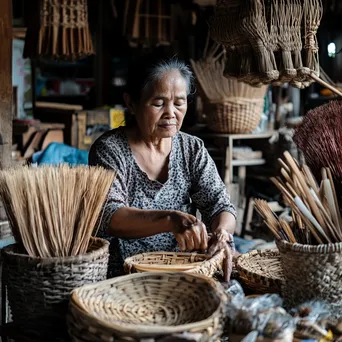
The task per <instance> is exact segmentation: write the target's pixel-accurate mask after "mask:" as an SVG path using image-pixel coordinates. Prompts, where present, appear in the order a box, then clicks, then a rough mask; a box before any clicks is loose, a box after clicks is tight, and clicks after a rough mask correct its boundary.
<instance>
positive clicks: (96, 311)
mask: <svg viewBox="0 0 342 342" xmlns="http://www.w3.org/2000/svg"><path fill="white" fill-rule="evenodd" d="M227 299H228V297H227V296H226V295H225V294H224V292H223V288H222V286H221V285H220V284H219V283H218V282H216V281H214V280H213V279H210V278H208V277H205V276H202V275H197V274H196V275H195V274H188V273H184V272H177V273H174V272H171V273H170V272H162V273H161V272H148V273H136V274H130V275H126V276H122V277H118V278H112V279H109V280H107V281H103V282H100V283H97V284H93V285H86V286H83V287H81V288H79V289H76V290H74V291H73V294H72V297H71V300H70V307H69V315H68V327H69V334H70V336H71V337H72V341H92V342H97V341H116V340H118V341H131V342H135V341H149V342H153V341H160V342H161V341H165V342H166V341H181V340H182V336H183V341H184V334H187V337H191V336H192V337H194V338H196V339H197V340H199V341H203V342H204V341H215V340H216V339H217V338H219V337H220V335H221V334H222V331H223V326H224V321H223V318H224V316H225V315H224V307H225V304H226V301H227ZM198 337H200V339H198Z"/></svg>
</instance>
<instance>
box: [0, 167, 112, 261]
mask: <svg viewBox="0 0 342 342" xmlns="http://www.w3.org/2000/svg"><path fill="white" fill-rule="evenodd" d="M114 178H115V173H114V172H113V171H109V170H105V169H104V168H102V167H88V166H77V167H69V166H66V165H60V166H57V167H53V166H42V167H39V168H30V167H28V166H24V167H20V168H15V169H9V170H3V171H0V197H1V199H2V201H3V203H4V207H5V210H6V213H7V216H8V219H9V221H10V223H11V227H12V230H13V235H14V237H15V239H16V241H17V242H19V243H22V244H23V246H24V248H25V250H26V251H27V253H28V254H29V255H30V256H32V257H41V258H46V257H65V256H74V255H80V254H84V253H86V251H87V249H88V247H89V246H88V245H89V240H90V237H91V235H92V233H93V231H94V230H96V223H97V221H98V217H99V215H100V212H101V209H102V205H103V204H104V202H105V200H106V197H107V194H108V191H109V189H110V187H111V185H112V183H113V181H114Z"/></svg>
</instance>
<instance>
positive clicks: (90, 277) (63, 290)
mask: <svg viewBox="0 0 342 342" xmlns="http://www.w3.org/2000/svg"><path fill="white" fill-rule="evenodd" d="M108 248H109V243H108V242H107V241H106V240H103V239H98V238H92V239H91V241H90V244H89V249H88V252H87V253H86V254H84V255H79V256H74V257H65V258H46V259H42V258H32V257H29V256H28V255H27V254H25V253H22V248H20V247H19V246H18V245H12V246H8V247H5V248H4V249H3V252H2V253H3V254H2V256H3V281H4V284H5V285H6V288H7V293H8V300H9V305H10V308H11V312H12V316H13V321H14V323H15V324H16V325H17V326H20V327H21V329H24V330H25V331H26V330H29V331H30V332H31V333H32V334H34V335H37V336H44V337H47V336H49V339H48V341H53V338H55V337H57V336H63V335H65V333H66V328H65V316H66V313H67V304H68V300H69V296H70V293H71V291H72V290H73V289H75V288H76V287H80V286H82V285H85V284H89V283H95V282H98V281H101V280H104V279H106V275H107V266H108V255H109V254H108ZM50 338H51V339H50Z"/></svg>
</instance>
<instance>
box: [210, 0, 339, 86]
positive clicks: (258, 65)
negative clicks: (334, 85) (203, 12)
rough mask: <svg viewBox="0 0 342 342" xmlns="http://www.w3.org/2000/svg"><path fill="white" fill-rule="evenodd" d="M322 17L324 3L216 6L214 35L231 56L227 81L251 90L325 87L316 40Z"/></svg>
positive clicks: (266, 1)
mask: <svg viewBox="0 0 342 342" xmlns="http://www.w3.org/2000/svg"><path fill="white" fill-rule="evenodd" d="M322 12H323V7H322V0H307V1H301V0H249V1H247V0H245V1H243V0H242V1H237V0H220V1H218V3H217V5H216V11H215V14H214V16H213V17H212V18H211V21H210V34H211V38H212V39H214V40H215V41H216V42H217V43H219V44H222V45H224V47H225V49H226V50H227V60H226V67H225V71H224V75H225V77H228V78H229V77H236V78H238V80H239V81H244V82H245V83H248V84H250V85H252V86H260V85H261V84H274V85H281V84H283V83H286V82H289V83H290V84H291V85H293V86H294V87H297V88H304V87H307V86H308V85H309V84H310V83H311V82H313V81H317V82H320V83H321V84H323V82H322V80H320V78H319V77H318V76H319V70H320V68H319V60H318V43H317V37H316V35H317V30H318V28H319V25H320V22H321V18H322ZM247 47H248V48H247ZM251 52H252V54H251ZM247 61H248V63H246V62H247ZM239 62H240V63H239ZM323 85H324V86H326V84H323ZM330 89H331V88H330ZM333 91H335V90H333Z"/></svg>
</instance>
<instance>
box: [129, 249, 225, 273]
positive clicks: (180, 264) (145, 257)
mask: <svg viewBox="0 0 342 342" xmlns="http://www.w3.org/2000/svg"><path fill="white" fill-rule="evenodd" d="M223 260H224V251H219V252H218V253H216V254H215V255H214V256H213V257H212V258H210V259H208V257H207V256H206V255H205V254H198V253H175V252H151V253H142V254H137V255H134V256H132V257H130V258H127V259H126V260H125V263H124V270H125V273H135V272H138V273H139V272H164V271H166V272H190V273H199V274H203V275H205V276H207V277H212V276H213V275H214V274H215V273H217V272H218V271H220V270H222V264H223Z"/></svg>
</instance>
